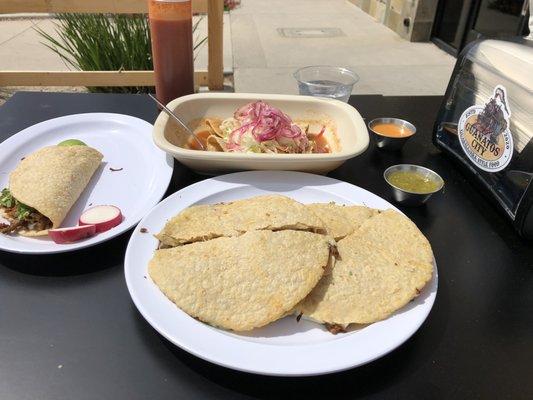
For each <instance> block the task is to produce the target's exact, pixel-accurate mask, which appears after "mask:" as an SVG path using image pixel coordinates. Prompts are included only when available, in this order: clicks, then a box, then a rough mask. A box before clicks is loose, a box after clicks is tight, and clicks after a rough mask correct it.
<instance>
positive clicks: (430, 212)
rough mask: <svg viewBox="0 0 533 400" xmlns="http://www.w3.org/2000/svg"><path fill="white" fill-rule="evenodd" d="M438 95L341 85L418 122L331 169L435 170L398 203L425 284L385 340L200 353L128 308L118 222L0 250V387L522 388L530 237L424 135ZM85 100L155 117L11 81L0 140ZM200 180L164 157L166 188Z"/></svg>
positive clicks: (237, 393)
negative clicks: (410, 311) (283, 350)
mask: <svg viewBox="0 0 533 400" xmlns="http://www.w3.org/2000/svg"><path fill="white" fill-rule="evenodd" d="M440 100H441V98H440V97H381V96H355V97H352V98H351V100H350V102H351V103H352V104H353V105H355V106H356V107H357V108H358V109H359V110H360V112H361V114H362V115H363V117H365V118H367V119H369V118H374V117H377V116H399V117H403V118H405V119H408V120H410V121H412V122H413V123H414V124H415V125H416V126H417V127H418V132H419V133H418V134H417V136H416V137H415V138H413V139H412V140H411V141H410V142H408V143H407V145H406V146H405V148H404V150H403V153H402V154H401V156H400V155H391V154H386V153H381V152H379V151H377V150H376V149H375V148H374V147H373V146H371V147H370V148H369V150H368V151H367V152H366V153H364V155H362V156H360V157H357V158H356V159H354V160H352V161H349V162H347V163H346V164H344V165H343V166H342V167H341V168H339V169H338V170H336V171H334V172H333V173H332V174H331V176H332V177H334V178H338V179H342V180H344V181H347V182H350V183H353V184H356V185H359V186H362V187H364V188H366V189H368V190H370V191H372V192H374V193H376V194H377V195H379V196H383V197H385V198H388V197H389V193H388V190H387V187H386V186H385V183H384V181H383V179H382V172H383V170H384V169H385V168H386V167H388V166H389V165H392V164H395V163H398V162H400V161H405V162H412V163H417V164H422V165H425V166H428V167H429V168H432V169H434V170H436V171H437V172H438V173H439V174H441V176H442V177H443V178H444V179H445V181H446V188H445V190H444V192H443V193H441V194H439V195H436V196H434V198H432V199H431V201H430V202H429V204H428V205H427V206H426V207H423V208H416V209H409V208H405V209H404V211H405V212H406V213H407V214H408V215H409V216H410V217H411V218H412V219H413V220H414V221H415V222H416V223H417V225H418V226H419V227H420V229H421V230H422V231H423V232H424V233H425V234H426V235H427V237H428V238H429V240H430V242H431V243H432V245H433V250H434V253H435V257H436V259H437V263H438V268H439V291H438V294H437V300H436V303H435V306H434V308H433V311H432V312H431V314H430V316H429V318H428V319H427V321H426V322H425V323H424V325H423V326H422V327H421V328H420V330H419V331H418V332H417V333H416V334H415V335H414V336H413V337H412V338H411V339H410V340H409V341H408V342H406V343H405V344H404V345H403V346H401V347H400V348H399V349H397V350H396V351H394V352H392V353H391V354H389V355H388V356H386V357H383V358H382V359H380V360H378V361H375V362H373V363H371V364H369V365H366V366H363V367H360V368H357V369H353V370H350V371H346V372H342V373H337V374H333V375H328V376H322V377H310V378H298V379H292V378H291V379H285V378H273V377H262V376H256V375H251V374H246V373H240V372H235V371H231V370H228V369H225V368H222V367H218V366H215V365H212V364H210V363H208V362H205V361H202V360H200V359H198V358H196V357H194V356H191V355H189V354H188V353H186V352H184V351H182V350H180V349H178V348H176V347H174V346H173V345H172V344H170V343H169V342H167V341H166V340H164V339H163V338H162V337H161V336H159V335H158V334H157V333H156V332H155V330H153V329H152V328H151V327H150V325H148V323H147V322H145V321H144V319H143V318H142V317H141V316H140V314H139V313H138V312H137V310H136V309H135V307H134V305H133V303H132V302H131V300H130V297H129V295H128V292H127V290H126V285H125V282H124V277H123V264H122V263H123V256H124V251H125V248H126V244H127V240H128V237H129V235H130V233H131V232H128V233H126V234H124V235H122V236H121V237H118V238H116V239H114V240H111V241H109V242H107V243H105V244H102V245H99V246H96V247H93V248H90V249H87V250H82V251H78V252H75V253H71V254H64V255H50V256H24V255H15V254H9V253H4V252H0V399H2V400H11V399H17V400H20V399H54V400H57V399H75V400H81V399H113V400H115V399H131V400H133V399H178V398H184V399H204V398H205V399H209V398H213V399H220V398H222V399H230V398H237V399H240V398H272V399H280V398H290V399H296V398H305V399H308V398H315V397H316V398H320V399H324V398H330V397H331V398H336V399H351V398H354V399H355V398H367V399H389V398H394V399H396V398H399V399H404V398H417V399H418V398H428V399H440V398H456V399H465V398H483V399H489V398H491V399H507V398H508V399H527V398H529V399H531V398H533V246H532V245H531V243H530V244H528V243H526V242H524V241H522V240H521V239H520V238H519V237H518V236H517V235H516V234H515V233H514V232H513V230H512V228H511V227H510V225H509V224H508V223H507V222H506V221H505V220H504V219H503V218H502V217H501V216H500V215H499V214H498V213H497V212H496V211H495V210H494V209H493V208H492V206H491V205H489V204H488V202H487V201H486V200H485V199H484V198H483V197H482V196H481V195H480V194H479V193H478V191H477V190H476V189H475V188H473V187H471V186H470V184H469V183H468V182H467V181H466V180H465V179H464V177H463V176H462V175H461V173H459V171H458V170H457V169H456V168H455V165H454V164H452V162H451V161H449V160H448V159H447V158H446V157H445V156H444V155H442V154H440V153H439V152H438V151H437V150H436V149H435V148H434V147H433V145H432V144H431V128H432V123H433V119H434V117H435V115H436V111H437V109H438V106H439V104H440ZM97 111H100V112H117V113H124V114H130V115H134V116H137V117H140V118H143V119H145V120H147V121H149V122H153V121H154V119H155V116H156V109H155V107H154V106H153V105H152V103H151V102H150V100H149V99H148V98H147V97H146V96H142V95H109V94H103V95H98V94H53V93H17V94H16V95H15V96H14V97H13V98H12V99H10V100H9V101H8V102H7V103H6V104H5V105H4V106H2V107H0V140H4V139H6V138H7V137H9V136H10V135H13V134H15V133H16V132H18V131H19V130H21V129H23V128H26V127H28V126H30V125H32V124H34V123H37V122H40V121H43V120H46V119H49V118H53V117H58V116H62V115H67V114H73V113H80V112H97ZM2 172H3V171H2ZM201 179H203V177H201V176H198V175H196V174H194V173H193V172H191V171H190V170H188V169H186V168H184V167H182V166H180V165H178V164H177V165H176V168H175V172H174V175H173V179H172V183H171V185H170V187H169V190H168V193H172V192H174V191H176V190H178V189H180V188H182V187H184V186H186V185H189V184H191V183H193V182H195V181H198V180H201Z"/></svg>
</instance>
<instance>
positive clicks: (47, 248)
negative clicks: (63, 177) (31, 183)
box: [0, 113, 173, 254]
mask: <svg viewBox="0 0 533 400" xmlns="http://www.w3.org/2000/svg"><path fill="white" fill-rule="evenodd" d="M152 128H153V127H152V125H151V124H149V123H148V122H146V121H143V120H141V119H139V118H134V117H131V116H128V115H122V114H106V113H87V114H75V115H69V116H66V117H60V118H54V119H50V120H48V121H44V122H41V123H39V124H36V125H33V126H30V127H29V128H26V129H24V130H22V131H20V132H19V133H17V134H16V135H14V136H12V137H10V138H9V139H7V140H5V141H4V142H2V143H1V144H0V190H1V189H2V188H4V187H7V186H8V180H9V174H10V172H11V171H13V170H14V169H15V168H16V166H17V165H18V163H19V162H20V160H21V158H22V157H25V156H27V155H28V154H30V153H32V152H34V151H36V150H38V149H40V148H42V147H44V146H50V145H54V144H58V143H59V142H61V141H63V140H66V139H80V140H82V141H83V142H85V143H86V144H87V145H89V146H91V147H94V148H95V149H97V150H98V151H100V152H101V153H102V154H103V155H104V159H103V161H102V163H101V165H100V167H99V168H98V170H96V172H95V173H94V175H93V177H92V179H91V181H90V182H89V184H88V185H87V187H86V188H85V190H84V191H83V193H82V194H81V196H80V198H79V199H78V201H77V202H76V203H75V204H74V206H73V207H72V208H71V210H70V212H69V214H68V215H67V217H66V218H65V220H64V221H63V223H62V225H61V226H64V227H67V226H75V225H77V223H78V218H79V216H80V215H81V213H82V212H83V210H85V209H87V208H89V207H90V206H91V205H99V204H111V205H115V206H117V207H119V208H120V209H121V210H122V213H123V214H124V220H123V221H122V223H121V224H120V225H118V226H117V227H115V228H113V229H111V230H109V231H107V232H103V233H100V234H98V235H96V236H93V237H91V238H88V239H85V240H82V241H79V242H76V243H70V244H56V243H54V242H53V241H52V240H51V239H50V238H48V237H43V238H26V237H22V236H11V235H0V249H1V250H5V251H10V252H14V253H26V254H50V253H61V252H66V251H72V250H77V249H82V248H84V247H89V246H93V245H95V244H97V243H101V242H105V241H106V240H109V239H111V238H113V237H115V236H117V235H120V234H121V233H123V232H125V231H127V230H128V229H130V228H131V227H133V226H134V225H135V224H136V223H137V222H139V220H140V219H141V218H142V217H143V216H144V215H146V213H147V212H148V211H149V210H150V209H151V208H152V207H153V206H154V205H156V204H157V202H158V201H159V200H161V198H162V197H163V195H164V194H165V191H166V190H167V187H168V184H169V183H170V178H171V177H172V170H173V159H172V157H171V156H168V155H167V154H165V153H164V152H163V151H161V150H160V149H159V148H157V147H156V146H155V145H154V143H153V141H152ZM111 168H113V169H120V168H122V169H121V170H120V171H112V170H111ZM43 184H44V183H43Z"/></svg>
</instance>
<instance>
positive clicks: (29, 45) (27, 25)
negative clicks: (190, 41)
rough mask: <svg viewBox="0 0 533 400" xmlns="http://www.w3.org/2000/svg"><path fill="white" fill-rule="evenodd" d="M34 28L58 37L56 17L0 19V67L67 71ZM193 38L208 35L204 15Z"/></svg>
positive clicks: (203, 65)
mask: <svg viewBox="0 0 533 400" xmlns="http://www.w3.org/2000/svg"><path fill="white" fill-rule="evenodd" d="M35 28H38V29H42V30H43V31H45V32H46V33H48V34H50V35H52V36H53V37H57V34H56V28H55V20H54V19H51V18H46V17H41V18H39V19H27V18H19V19H13V20H5V19H4V20H1V19H0V70H27V71H35V70H50V71H68V70H69V69H70V68H69V67H68V66H66V65H65V64H64V63H63V61H61V59H60V58H59V57H58V56H57V55H56V54H55V53H54V52H53V51H51V50H50V49H49V48H47V47H46V46H45V45H44V44H42V42H43V41H44V40H43V38H42V37H41V36H40V35H39V34H38V33H37V32H36V30H35ZM194 36H195V38H197V39H196V40H198V41H199V40H200V39H201V38H204V37H206V36H207V19H206V18H204V19H203V20H202V22H201V23H200V25H199V26H198V30H197V32H196V33H195V35H194ZM195 68H196V69H207V45H205V44H204V45H202V46H201V48H199V50H198V51H197V55H196V60H195ZM232 70H233V55H232V51H231V33H230V22H229V14H228V13H225V14H224V71H225V72H227V73H231V72H232Z"/></svg>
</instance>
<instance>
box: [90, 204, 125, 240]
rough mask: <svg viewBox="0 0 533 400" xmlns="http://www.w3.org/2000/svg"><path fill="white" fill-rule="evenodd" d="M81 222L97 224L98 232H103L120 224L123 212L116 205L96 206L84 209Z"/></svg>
mask: <svg viewBox="0 0 533 400" xmlns="http://www.w3.org/2000/svg"><path fill="white" fill-rule="evenodd" d="M79 222H80V225H95V226H96V233H101V232H105V231H108V230H110V229H111V228H114V227H115V226H117V225H118V224H120V223H121V222H122V213H121V212H120V209H119V208H118V207H115V206H95V207H92V208H89V209H88V210H86V211H84V212H83V214H81V217H80V221H79Z"/></svg>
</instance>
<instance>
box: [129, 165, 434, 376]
mask: <svg viewBox="0 0 533 400" xmlns="http://www.w3.org/2000/svg"><path fill="white" fill-rule="evenodd" d="M268 193H280V194H283V195H286V196H289V197H291V198H293V199H295V200H298V201H300V202H302V203H312V202H330V201H335V202H337V203H339V204H364V205H367V206H369V207H374V208H379V209H388V208H395V207H393V206H392V205H391V204H390V203H388V202H387V201H385V200H383V199H382V198H380V197H378V196H376V195H374V194H372V193H370V192H368V191H366V190H364V189H361V188H359V187H357V186H354V185H351V184H348V183H346V182H341V181H338V180H336V179H331V178H327V177H324V176H317V175H312V174H305V173H301V172H285V171H277V172H274V171H252V172H241V173H235V174H229V175H222V176H219V177H216V178H211V179H207V180H204V181H202V182H199V183H196V184H194V185H191V186H188V187H186V188H184V189H182V190H180V191H179V192H176V193H174V194H173V195H171V196H170V197H168V198H167V199H165V200H163V201H162V202H161V203H159V204H158V205H157V206H156V207H154V208H153V209H152V211H150V213H148V215H147V216H146V217H144V218H143V219H142V221H141V222H140V223H139V225H138V226H137V228H135V230H134V232H133V235H132V237H131V239H130V242H129V244H128V248H127V250H126V258H125V262H124V269H125V275H126V283H127V285H128V289H129V292H130V295H131V297H132V299H133V301H134V303H135V305H136V306H137V308H138V309H139V311H140V312H141V314H142V315H143V316H144V318H146V320H147V321H148V322H149V323H150V324H151V325H152V326H153V327H154V328H155V329H156V330H157V331H158V332H159V333H160V334H161V335H163V336H164V337H165V338H167V339H168V340H170V341H171V342H172V343H174V344H176V345H178V346H179V347H181V348H182V349H184V350H186V351H188V352H189V353H192V354H194V355H196V356H198V357H200V358H203V359H204V360H208V361H211V362H213V363H215V364H219V365H222V366H225V367H228V368H233V369H236V370H240V371H246V372H252V373H257V374H265V375H279V376H305V375H319V374H326V373H331V372H335V371H341V370H345V369H348V368H352V367H356V366H358V365H362V364H365V363H368V362H370V361H372V360H375V359H376V358H378V357H381V356H383V355H385V354H387V353H388V352H390V351H392V350H393V349H395V348H396V347H398V346H400V345H401V344H402V343H403V342H405V341H406V340H407V339H408V338H409V337H410V336H411V335H412V334H413V333H415V331H416V330H417V329H418V328H419V327H420V325H421V324H422V323H423V322H424V320H425V319H426V317H427V316H428V314H429V312H430V310H431V307H432V306H433V302H434V300H435V296H436V293H437V268H436V265H435V270H434V271H435V273H434V275H433V279H432V281H431V282H430V283H429V284H428V285H427V286H426V288H424V290H423V291H422V293H421V294H420V296H418V297H417V298H416V299H415V300H414V301H412V302H411V303H409V304H408V305H407V306H405V307H404V308H402V309H401V310H399V311H398V312H396V313H395V314H394V315H392V316H391V317H389V318H387V319H386V320H384V321H380V322H376V323H374V324H371V325H367V326H364V327H359V329H352V330H351V331H349V332H347V333H340V334H337V335H333V334H331V333H329V332H328V331H326V330H325V329H324V328H323V327H322V326H321V325H319V324H316V323H313V322H310V321H304V320H303V319H302V320H300V322H299V323H296V321H295V317H294V316H289V317H285V318H283V319H281V320H279V321H276V322H274V323H272V324H269V325H267V326H266V327H263V328H260V329H255V330H253V331H251V332H247V333H244V334H237V333H233V332H229V331H224V330H221V329H216V328H213V327H211V326H209V325H207V324H204V323H202V322H199V321H197V320H195V319H194V318H191V317H189V316H188V315H187V314H186V313H184V312H183V311H181V310H180V309H179V308H178V307H176V305H174V303H172V302H171V301H170V300H168V299H167V298H166V297H165V295H164V294H163V293H162V292H161V291H160V290H159V289H158V287H157V286H156V285H155V284H154V283H153V282H152V280H151V279H150V276H149V275H148V271H147V265H148V262H149V261H150V259H151V258H152V256H153V253H154V250H155V249H156V248H157V245H158V241H157V240H156V239H155V238H154V236H153V234H154V233H157V232H159V231H160V230H161V229H162V228H163V226H164V224H165V222H166V221H167V220H168V219H169V218H171V217H173V216H174V215H176V214H177V213H178V212H180V211H181V210H183V209H184V208H186V207H189V206H192V205H194V204H212V203H218V202H227V201H232V200H237V199H242V198H247V197H252V196H257V195H262V194H268ZM142 228H145V229H146V230H147V232H144V233H143V232H141V229H142ZM143 231H144V229H143Z"/></svg>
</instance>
